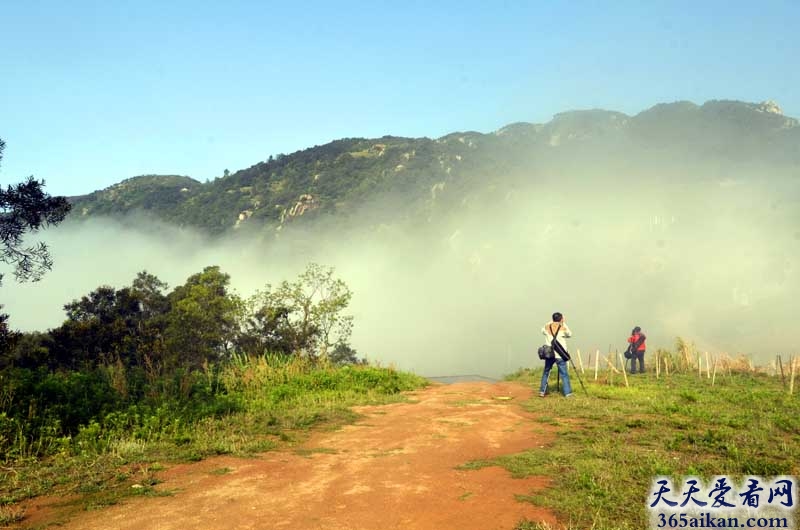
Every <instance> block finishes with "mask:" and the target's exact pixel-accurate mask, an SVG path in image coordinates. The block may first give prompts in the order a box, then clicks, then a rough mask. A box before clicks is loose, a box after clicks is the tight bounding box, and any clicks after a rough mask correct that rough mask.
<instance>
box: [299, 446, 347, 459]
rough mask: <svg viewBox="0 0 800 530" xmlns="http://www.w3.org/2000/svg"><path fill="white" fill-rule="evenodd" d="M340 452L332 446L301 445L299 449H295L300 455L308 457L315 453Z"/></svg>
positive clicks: (332, 453)
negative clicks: (306, 446) (309, 446)
mask: <svg viewBox="0 0 800 530" xmlns="http://www.w3.org/2000/svg"><path fill="white" fill-rule="evenodd" d="M338 452H339V451H337V450H336V449H331V448H330V447H311V448H305V447H301V448H299V449H295V450H294V454H296V455H298V456H304V457H307V458H310V457H311V455H315V454H325V455H335V454H337V453H338Z"/></svg>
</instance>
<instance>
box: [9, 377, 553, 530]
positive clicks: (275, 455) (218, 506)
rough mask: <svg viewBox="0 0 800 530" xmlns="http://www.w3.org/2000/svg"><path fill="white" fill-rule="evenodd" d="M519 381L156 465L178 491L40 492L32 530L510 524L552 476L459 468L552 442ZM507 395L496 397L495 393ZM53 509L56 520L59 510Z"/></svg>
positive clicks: (420, 397) (440, 392)
mask: <svg viewBox="0 0 800 530" xmlns="http://www.w3.org/2000/svg"><path fill="white" fill-rule="evenodd" d="M530 395H531V390H530V388H529V387H527V386H525V385H522V384H520V383H514V382H500V383H494V384H492V383H485V382H468V383H457V384H452V385H440V384H435V385H432V386H430V387H428V388H426V389H423V390H419V391H416V392H411V393H409V398H410V401H409V402H407V403H396V404H390V405H378V406H366V407H357V408H356V409H355V410H356V412H358V413H359V414H361V418H360V419H359V420H358V421H357V422H356V423H354V424H352V425H347V426H345V427H343V428H342V429H339V430H336V431H330V432H315V433H314V434H312V435H311V436H310V437H309V438H308V439H307V440H306V441H305V442H304V443H303V444H301V445H300V446H299V447H294V448H292V449H291V450H283V451H275V452H269V453H264V454H263V455H261V456H260V457H259V458H254V459H243V458H236V457H215V458H210V459H207V460H204V461H202V462H198V463H192V464H181V465H176V466H173V467H171V468H169V469H166V470H164V471H161V472H159V473H158V474H157V476H158V478H159V479H161V480H162V482H161V483H160V484H158V486H156V489H158V490H164V491H172V492H174V494H172V495H170V496H159V497H133V498H129V499H125V500H124V501H123V502H121V503H120V504H117V505H114V506H110V507H106V508H102V509H98V510H95V511H88V512H80V513H73V514H71V515H70V518H69V520H67V521H64V520H63V517H64V514H63V513H62V514H61V517H62V519H61V520H58V519H59V511H58V508H57V505H58V500H55V499H34V501H33V502H32V504H31V505H30V506H28V509H27V515H26V518H25V520H24V522H23V524H24V526H25V527H26V528H32V527H40V526H41V525H43V524H44V525H46V524H48V522H53V521H54V520H58V522H57V523H56V524H58V528H60V529H63V530H101V529H102V530H186V529H192V530H233V529H236V530H245V529H259V530H261V529H276V530H280V529H284V528H285V529H287V530H288V529H291V530H322V529H325V530H392V529H404V530H406V529H413V530H443V529H459V530H469V529H474V530H493V529H498V530H512V529H513V528H514V527H515V526H516V524H517V523H518V522H519V521H520V520H522V519H523V518H527V519H529V520H533V521H545V522H548V523H551V524H553V523H555V522H556V519H555V517H554V516H553V514H551V513H548V512H547V511H545V510H543V509H541V508H537V507H535V506H533V505H532V504H530V503H527V502H520V501H518V500H516V498H515V495H529V494H531V493H532V492H535V491H538V490H541V489H542V488H544V487H546V486H547V485H548V479H547V478H544V477H531V478H526V479H514V478H512V477H511V475H510V474H509V472H508V471H506V470H505V469H502V468H499V467H488V468H483V469H480V470H459V469H457V468H458V466H460V465H462V464H465V463H467V462H469V461H471V460H476V459H484V458H492V457H495V456H500V455H505V454H510V453H515V452H519V451H522V450H525V449H535V448H537V447H542V446H544V445H545V444H549V443H551V442H552V441H553V439H554V435H553V433H552V427H549V426H547V425H543V424H541V423H538V422H536V421H535V420H534V418H533V416H532V415H531V414H529V413H527V412H525V411H524V410H523V409H522V407H521V406H520V404H521V402H522V401H524V400H526V399H528V398H529V397H530ZM503 397H505V398H511V399H497V398H503ZM54 518H55V519H54Z"/></svg>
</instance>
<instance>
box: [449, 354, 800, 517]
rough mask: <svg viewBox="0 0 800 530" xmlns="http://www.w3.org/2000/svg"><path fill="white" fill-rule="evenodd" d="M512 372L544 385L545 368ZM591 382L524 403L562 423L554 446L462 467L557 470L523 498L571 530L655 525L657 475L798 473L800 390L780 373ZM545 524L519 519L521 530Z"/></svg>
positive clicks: (524, 472)
mask: <svg viewBox="0 0 800 530" xmlns="http://www.w3.org/2000/svg"><path fill="white" fill-rule="evenodd" d="M514 377H515V378H516V379H518V380H520V381H524V382H526V383H530V384H532V385H534V387H535V388H538V381H539V378H540V377H541V370H537V371H533V372H529V371H523V372H521V373H518V374H515V376H514ZM573 379H576V378H575V377H574V376H573ZM584 379H587V378H584ZM585 382H586V381H585ZM586 383H587V389H588V391H589V394H590V395H589V396H588V397H587V396H586V395H585V394H584V392H583V390H582V389H581V388H580V385H579V384H578V382H577V380H575V381H573V384H574V386H575V387H576V388H575V392H576V398H575V399H564V398H563V397H562V396H560V395H557V394H551V395H548V396H547V397H546V398H545V399H542V398H539V397H534V398H533V399H531V400H529V401H528V402H527V403H525V404H524V407H525V408H526V409H527V410H529V411H530V412H532V413H534V414H536V415H537V417H538V419H537V420H536V421H541V422H543V423H547V424H548V426H550V425H555V426H556V427H557V440H556V442H555V443H554V444H552V445H550V446H549V447H544V448H536V449H531V450H529V451H526V452H523V453H520V454H515V455H508V456H503V457H500V458H497V459H494V460H488V461H475V462H469V463H467V464H466V465H465V466H464V467H465V468H472V469H477V468H481V467H485V466H494V465H498V466H502V467H504V468H506V469H508V470H509V471H510V472H511V473H512V474H513V476H515V477H526V476H532V475H538V476H542V475H544V476H548V477H550V478H551V479H552V481H553V482H552V486H551V487H549V488H547V489H545V490H544V491H541V492H538V493H534V494H533V495H531V496H530V497H525V498H524V499H520V500H522V501H527V502H532V503H534V504H536V505H540V506H544V507H547V508H549V509H551V510H553V512H554V513H556V515H557V516H558V518H559V521H561V522H562V523H563V524H564V525H565V526H566V527H567V528H570V529H586V528H593V529H612V528H613V529H634V528H635V529H641V528H648V527H649V521H648V510H647V507H646V501H647V495H648V493H649V491H650V487H651V484H652V481H653V480H654V478H655V476H657V475H670V476H672V477H673V481H674V482H673V483H674V484H676V485H677V484H678V483H679V482H678V481H682V480H683V478H684V477H687V476H689V475H694V476H699V477H702V478H703V479H706V480H708V479H710V478H711V477H712V476H714V475H728V476H729V477H730V478H732V479H734V480H740V479H741V477H743V476H747V475H758V476H763V477H772V476H775V475H781V474H786V475H795V476H797V475H800V397H798V396H797V395H794V396H790V395H788V393H787V392H786V391H785V390H784V389H783V387H782V385H781V383H780V379H778V380H777V381H776V378H773V377H769V376H766V375H761V374H748V373H740V374H737V373H733V374H731V375H726V376H725V377H724V378H717V379H716V382H715V385H714V386H711V383H710V381H709V380H708V379H707V378H705V377H704V378H702V379H701V378H699V377H698V376H697V375H696V374H694V375H688V374H678V375H672V376H670V377H667V378H665V377H663V376H662V377H661V378H660V379H656V378H655V376H654V374H647V375H644V376H641V375H637V376H633V377H631V378H630V387H627V388H626V387H624V386H608V385H601V384H599V383H598V384H595V383H594V382H586ZM650 500H652V499H650ZM545 528H549V527H548V526H546V525H542V524H541V523H537V522H532V521H522V522H520V524H519V526H518V527H517V530H537V529H538V530H543V529H545Z"/></svg>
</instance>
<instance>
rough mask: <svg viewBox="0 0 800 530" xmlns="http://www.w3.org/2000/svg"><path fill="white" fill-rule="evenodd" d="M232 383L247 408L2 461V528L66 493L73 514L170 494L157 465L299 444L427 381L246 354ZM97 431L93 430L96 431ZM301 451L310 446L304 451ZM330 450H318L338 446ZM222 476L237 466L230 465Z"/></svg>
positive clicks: (230, 373)
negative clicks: (31, 505) (25, 504)
mask: <svg viewBox="0 0 800 530" xmlns="http://www.w3.org/2000/svg"><path fill="white" fill-rule="evenodd" d="M225 377H226V386H227V388H229V389H231V395H232V397H233V398H235V399H236V400H238V401H239V403H240V407H239V409H238V412H235V413H231V414H227V415H220V416H209V417H205V418H203V419H201V420H199V421H196V422H192V423H189V422H184V421H181V420H180V419H179V418H173V419H171V420H170V421H161V422H160V423H159V425H160V427H158V428H153V429H147V430H145V429H127V430H109V429H106V428H104V427H103V426H101V425H99V424H93V425H91V426H89V427H87V429H88V430H90V431H91V435H92V438H93V439H96V440H100V441H102V443H92V444H81V443H78V441H80V440H84V439H87V438H88V436H86V435H81V434H79V435H78V436H76V439H77V440H64V441H63V443H62V444H61V447H63V450H62V451H60V452H59V453H57V454H54V455H52V456H49V457H47V458H40V459H36V458H19V459H16V460H14V461H8V462H4V463H3V465H2V467H0V526H3V525H9V524H16V523H18V522H19V521H20V520H22V519H23V517H24V512H22V510H21V508H19V503H20V502H22V501H25V500H27V499H32V498H35V497H39V496H43V495H58V496H60V497H63V498H64V499H65V500H64V501H63V503H61V508H62V509H63V511H64V513H65V514H66V517H68V515H69V513H71V512H74V511H76V510H87V509H94V508H97V507H100V506H107V505H110V504H115V503H117V502H119V500H121V499H123V498H125V497H130V496H140V495H146V496H151V495H169V494H171V492H169V491H163V490H162V489H161V488H156V486H157V484H158V482H159V480H158V478H157V475H156V474H157V472H158V471H161V470H164V469H165V468H166V466H168V465H170V464H175V463H180V462H192V461H199V460H203V459H205V458H208V457H212V456H216V455H232V456H239V457H254V456H257V455H258V454H259V453H263V452H265V451H269V450H272V449H275V448H278V447H291V446H293V445H295V444H297V443H299V442H301V441H302V440H304V439H305V438H307V436H308V434H309V433H310V432H311V431H312V430H313V429H336V428H339V427H341V426H342V425H345V424H348V423H352V422H353V421H354V420H355V419H356V418H358V415H357V414H355V413H354V412H353V411H352V410H351V407H353V406H356V405H367V404H381V403H392V402H399V401H404V400H405V396H404V395H403V394H402V392H403V391H405V390H413V389H416V388H420V387H422V386H425V385H426V384H427V382H426V381H425V380H424V379H422V378H420V377H417V376H414V375H411V374H406V373H402V372H397V371H395V370H392V369H385V368H377V367H370V366H357V367H349V366H348V367H341V368H336V367H315V366H311V365H309V364H307V363H303V362H289V363H275V362H273V361H271V360H269V359H265V358H253V359H240V360H239V361H238V362H237V363H235V364H234V365H232V366H230V367H229V368H228V369H227V372H226V373H225ZM87 432H88V431H87ZM298 451H299V453H302V450H298ZM330 452H334V451H333V450H331V449H326V448H318V449H309V450H307V451H306V452H305V455H306V456H309V455H310V454H312V453H330ZM216 472H217V473H226V472H228V470H227V468H223V469H221V470H217V471H216Z"/></svg>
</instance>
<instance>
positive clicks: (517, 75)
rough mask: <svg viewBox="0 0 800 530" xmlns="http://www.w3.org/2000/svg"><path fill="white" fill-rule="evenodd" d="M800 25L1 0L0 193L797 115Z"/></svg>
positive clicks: (786, 10) (736, 16)
mask: <svg viewBox="0 0 800 530" xmlns="http://www.w3.org/2000/svg"><path fill="white" fill-rule="evenodd" d="M429 4H432V5H429ZM487 6H491V7H487ZM798 27H800V2H796V1H785V2H778V1H776V2H760V3H758V4H753V3H743V2H742V3H739V2H697V3H695V2H679V1H671V2H658V1H653V2H624V1H618V2H611V1H609V2H581V1H574V2H563V3H561V2H511V1H506V2H494V3H490V2H469V1H460V2H433V3H430V2H421V1H420V2H417V1H407V2H381V1H372V2H300V3H289V2H286V3H280V4H279V3H270V2H256V1H253V2H245V1H230V2H207V1H198V0H194V1H191V2H189V1H179V0H175V1H169V2H155V1H150V0H138V1H136V2H116V1H112V2H107V1H97V2H88V1H74V2H61V1H37V0H28V1H25V2H13V1H12V0H0V50H2V51H1V52H0V138H3V139H4V140H5V141H6V143H7V147H6V150H5V153H4V158H3V162H2V166H1V167H0V183H2V184H7V183H11V182H17V181H19V180H21V179H22V178H24V177H25V176H27V175H34V176H35V177H37V178H40V179H45V180H46V182H47V190H48V191H49V192H50V193H53V194H63V195H76V194H83V193H89V192H91V191H94V190H96V189H101V188H104V187H106V186H109V185H111V184H113V183H115V182H118V181H120V180H122V179H124V178H128V177H131V176H134V175H140V174H148V173H162V174H182V175H189V176H192V177H194V178H196V179H198V180H205V179H213V178H214V177H215V176H220V175H221V174H222V173H223V171H224V170H225V169H226V168H227V169H229V170H231V171H235V170H238V169H242V168H245V167H249V166H250V165H253V164H255V163H257V162H259V161H261V160H265V159H266V158H267V157H268V156H269V155H271V154H277V153H290V152H293V151H296V150H298V149H303V148H306V147H310V146H313V145H317V144H323V143H326V142H328V141H331V140H334V139H337V138H342V137H352V136H360V137H378V136H382V135H384V134H393V135H401V136H427V137H438V136H441V135H444V134H447V133H449V132H453V131H457V130H477V131H480V132H490V131H493V130H496V129H498V128H500V127H502V126H503V125H506V124H508V123H511V122H515V121H534V122H544V121H548V120H549V119H550V118H551V117H552V115H553V114H555V113H557V112H561V111H564V110H570V109H579V108H596V107H598V108H606V109H613V110H619V111H622V112H626V113H629V114H635V113H637V112H640V111H642V110H644V109H646V108H648V107H650V106H652V105H654V104H656V103H660V102H667V101H676V100H691V101H694V102H696V103H702V102H704V101H706V100H709V99H741V100H746V101H762V100H765V99H774V100H776V101H777V102H778V103H779V104H780V105H781V106H782V107H783V109H784V112H785V113H786V114H788V115H791V116H795V117H800V90H798V89H797V87H798V86H800V68H799V66H800V60H799V59H798V57H800V31H798Z"/></svg>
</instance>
